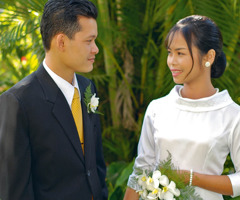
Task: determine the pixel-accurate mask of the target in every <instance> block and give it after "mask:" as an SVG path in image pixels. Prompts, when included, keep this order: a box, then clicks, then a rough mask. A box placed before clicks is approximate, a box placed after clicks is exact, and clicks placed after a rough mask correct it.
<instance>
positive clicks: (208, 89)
mask: <svg viewBox="0 0 240 200" xmlns="http://www.w3.org/2000/svg"><path fill="white" fill-rule="evenodd" d="M215 93H216V89H215V88H214V87H213V85H212V84H210V85H205V86H204V85H202V86H195V87H194V86H189V85H187V84H184V86H183V88H182V89H181V91H180V95H181V96H182V97H183V98H189V99H200V98H204V97H209V96H212V95H214V94H215Z"/></svg>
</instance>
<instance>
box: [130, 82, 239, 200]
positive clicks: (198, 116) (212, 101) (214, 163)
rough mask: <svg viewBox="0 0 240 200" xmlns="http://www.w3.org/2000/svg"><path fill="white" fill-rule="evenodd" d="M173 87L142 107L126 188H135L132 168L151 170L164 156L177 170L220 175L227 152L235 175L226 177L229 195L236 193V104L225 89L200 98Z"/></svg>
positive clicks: (206, 194) (208, 199)
mask: <svg viewBox="0 0 240 200" xmlns="http://www.w3.org/2000/svg"><path fill="white" fill-rule="evenodd" d="M180 88H182V86H180V85H177V86H175V87H174V88H173V89H172V91H171V92H170V93H169V95H167V96H165V97H163V98H159V99H157V100H153V101H152V102H151V103H150V104H149V106H148V108H147V111H146V114H145V117H144V121H143V126H142V132H141V137H140V140H139V145H138V156H137V158H136V160H135V164H134V171H133V173H132V174H131V175H130V177H129V180H128V186H129V187H131V188H133V189H135V190H138V189H139V188H138V185H137V182H136V173H137V170H138V169H139V168H140V169H145V170H154V169H155V168H156V166H158V165H159V163H160V162H161V161H164V160H166V158H167V156H168V151H169V152H170V153H171V154H172V159H173V160H172V161H173V164H174V165H175V166H176V167H178V168H179V169H182V170H190V169H193V171H194V172H199V173H202V174H209V175H221V174H222V172H223V168H224V163H225V160H226V157H227V155H228V154H229V153H230V154H231V158H232V161H233V163H234V166H235V170H236V173H234V174H231V175H229V178H230V180H231V183H232V187H233V193H234V195H233V196H239V195H240V106H239V105H237V104H236V103H234V102H233V100H232V99H231V97H230V96H229V94H228V92H227V90H224V91H222V92H218V93H216V94H214V95H213V96H210V97H206V98H201V99H196V100H193V99H188V98H182V97H181V96H179V89H180ZM195 191H196V192H197V193H198V194H199V195H200V196H201V197H202V198H203V199H204V200H222V199H223V197H222V195H221V194H218V193H215V192H211V191H208V190H205V189H202V188H199V187H195Z"/></svg>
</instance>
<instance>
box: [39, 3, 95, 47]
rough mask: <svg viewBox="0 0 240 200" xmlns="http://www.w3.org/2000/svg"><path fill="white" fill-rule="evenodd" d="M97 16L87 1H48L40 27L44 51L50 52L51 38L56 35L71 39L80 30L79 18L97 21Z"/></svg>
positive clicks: (93, 6) (91, 4)
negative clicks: (59, 34)
mask: <svg viewBox="0 0 240 200" xmlns="http://www.w3.org/2000/svg"><path fill="white" fill-rule="evenodd" d="M97 15H98V13H97V8H96V7H95V5H94V4H93V3H92V2H91V1H88V0H49V1H48V2H47V3H46V4H45V6H44V11H43V16H42V20H41V27H40V29H41V35H42V41H43V46H44V48H45V50H46V51H48V50H50V47H51V41H52V38H53V37H54V36H55V35H56V34H58V33H64V34H65V35H67V36H68V38H69V39H72V38H73V37H74V35H75V33H77V32H79V31H80V30H81V26H80V24H79V22H78V19H79V17H81V16H84V17H88V18H94V19H97Z"/></svg>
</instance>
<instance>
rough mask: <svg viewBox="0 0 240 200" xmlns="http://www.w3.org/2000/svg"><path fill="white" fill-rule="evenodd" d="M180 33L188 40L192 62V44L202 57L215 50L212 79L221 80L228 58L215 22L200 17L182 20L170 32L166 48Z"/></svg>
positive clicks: (194, 16)
mask: <svg viewBox="0 0 240 200" xmlns="http://www.w3.org/2000/svg"><path fill="white" fill-rule="evenodd" d="M178 31H180V32H181V33H182V35H183V37H184V38H185V40H186V43H187V45H188V48H189V51H190V55H191V57H192V60H193V55H192V44H193V45H195V46H196V47H197V48H198V49H199V51H200V54H201V55H202V56H203V55H206V54H207V53H208V51H209V50H210V49H214V50H215V52H216V55H215V60H214V62H213V64H212V67H211V78H219V77H220V76H221V75H222V74H223V72H224V70H225V68H226V56H225V54H224V52H223V51H222V46H223V40H222V34H221V32H220V30H219V28H218V27H217V25H216V24H215V22H214V21H212V20H211V19H209V18H207V17H205V16H199V15H192V16H188V17H186V18H183V19H181V20H180V21H178V22H177V24H176V25H175V26H174V27H173V28H172V29H171V30H170V31H169V33H168V35H167V37H166V40H165V45H166V47H168V46H170V44H171V41H172V39H173V37H174V34H175V33H176V32H178ZM193 62H194V60H193Z"/></svg>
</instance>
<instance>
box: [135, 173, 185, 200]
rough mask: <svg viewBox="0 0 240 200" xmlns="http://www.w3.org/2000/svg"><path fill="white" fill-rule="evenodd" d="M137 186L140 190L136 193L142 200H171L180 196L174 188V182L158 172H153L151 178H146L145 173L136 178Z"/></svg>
mask: <svg viewBox="0 0 240 200" xmlns="http://www.w3.org/2000/svg"><path fill="white" fill-rule="evenodd" d="M138 185H139V186H141V188H142V190H139V191H137V192H138V194H139V195H140V196H141V198H142V199H144V200H145V199H146V200H148V199H166V200H173V199H175V198H174V197H178V196H179V195H180V190H179V189H177V188H176V184H175V182H173V181H171V182H170V183H169V179H168V177H167V176H166V175H162V174H161V172H160V171H159V170H155V171H154V172H153V174H152V177H151V176H147V175H146V173H145V171H144V172H143V174H142V175H140V176H138Z"/></svg>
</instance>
